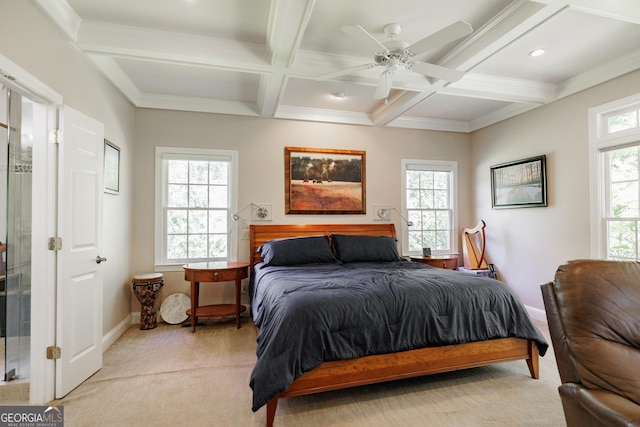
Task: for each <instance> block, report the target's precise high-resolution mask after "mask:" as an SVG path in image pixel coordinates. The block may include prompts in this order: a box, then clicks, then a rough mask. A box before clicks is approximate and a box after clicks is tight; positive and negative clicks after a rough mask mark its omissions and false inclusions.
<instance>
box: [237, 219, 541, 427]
mask: <svg viewBox="0 0 640 427" xmlns="http://www.w3.org/2000/svg"><path fill="white" fill-rule="evenodd" d="M333 233H336V234H350V235H367V236H390V237H394V238H395V237H396V232H395V227H394V225H393V224H299V225H277V224H273V225H251V226H250V238H249V246H250V247H249V249H250V261H251V270H253V266H254V265H255V264H256V263H258V262H260V261H261V259H260V254H259V253H257V249H258V248H259V247H260V245H262V244H263V243H265V242H267V241H269V240H273V239H281V238H285V237H301V236H317V235H327V236H329V235H331V234H333ZM521 359H525V360H526V362H527V366H528V367H529V372H530V373H531V377H533V378H535V379H538V378H539V375H540V370H539V365H538V363H539V362H538V348H537V346H536V344H535V343H534V342H533V341H530V340H525V339H520V338H503V339H495V340H488V341H478V342H473V343H468V344H456V345H447V346H441V347H425V348H421V349H416V350H408V351H402V352H398V353H389V354H379V355H373V356H366V357H361V358H358V359H351V360H339V361H333V362H324V363H323V364H321V365H320V366H318V367H316V368H315V369H313V370H311V371H309V372H306V373H305V374H303V375H302V376H301V377H299V378H297V379H296V380H295V381H294V382H293V383H292V384H291V385H290V386H289V388H287V390H285V391H283V392H282V393H280V394H279V395H278V396H276V397H274V398H273V399H271V400H270V401H269V402H268V403H267V426H269V427H271V426H273V420H274V418H275V415H276V409H277V406H278V399H281V398H283V397H291V396H302V395H306V394H313V393H320V392H324V391H330V390H338V389H342V388H348V387H355V386H360V385H366V384H374V383H379V382H385V381H392V380H397V379H402V378H411V377H417V376H422V375H428V374H435V373H440V372H450V371H455V370H460V369H467V368H473V367H477V366H483V365H491V364H494V363H499V362H508V361H513V360H521Z"/></svg>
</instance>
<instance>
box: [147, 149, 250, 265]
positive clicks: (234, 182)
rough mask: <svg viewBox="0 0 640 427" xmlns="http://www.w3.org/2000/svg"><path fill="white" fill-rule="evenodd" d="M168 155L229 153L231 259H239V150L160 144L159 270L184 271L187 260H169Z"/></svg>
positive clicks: (157, 190)
mask: <svg viewBox="0 0 640 427" xmlns="http://www.w3.org/2000/svg"><path fill="white" fill-rule="evenodd" d="M166 156H186V157H192V158H196V159H197V158H199V157H201V158H203V159H204V158H215V157H218V158H219V157H226V158H229V159H231V160H230V162H229V208H228V212H229V218H228V219H227V224H228V225H227V227H228V229H227V238H228V241H227V254H228V255H227V259H228V260H229V261H235V260H236V259H237V252H238V236H237V232H236V229H235V227H232V225H231V224H232V220H231V214H232V213H233V212H236V211H237V210H238V209H237V208H238V198H237V193H238V152H237V151H235V150H215V149H207V148H184V147H156V152H155V167H156V172H155V242H154V264H155V271H182V266H183V265H184V263H178V264H176V263H171V262H167V261H166V259H165V257H164V254H165V252H166V251H165V244H166V241H167V239H166V234H165V230H166V224H165V223H164V222H165V219H164V215H163V209H164V205H165V200H164V196H165V194H166V192H165V191H164V184H165V176H164V174H165V173H166V172H165V170H164V169H165V168H164V162H163V158H165V157H166Z"/></svg>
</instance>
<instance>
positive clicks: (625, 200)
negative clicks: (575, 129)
mask: <svg viewBox="0 0 640 427" xmlns="http://www.w3.org/2000/svg"><path fill="white" fill-rule="evenodd" d="M639 111H640V96H639V95H636V96H632V97H628V98H625V99H621V100H618V101H614V102H612V103H609V104H606V105H603V106H600V107H596V108H593V109H591V110H590V111H589V122H590V129H589V136H590V144H591V150H590V151H591V152H590V158H591V175H592V179H591V182H592V186H591V193H592V194H591V200H592V207H591V211H592V215H591V217H592V224H591V228H592V231H591V235H592V241H593V243H592V249H591V252H592V256H593V257H594V258H601V259H612V260H640V248H639V242H640V127H639V122H638V113H639Z"/></svg>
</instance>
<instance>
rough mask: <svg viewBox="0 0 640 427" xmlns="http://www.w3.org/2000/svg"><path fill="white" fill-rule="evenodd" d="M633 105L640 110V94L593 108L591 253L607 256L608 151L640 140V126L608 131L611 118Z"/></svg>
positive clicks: (598, 257)
mask: <svg viewBox="0 0 640 427" xmlns="http://www.w3.org/2000/svg"><path fill="white" fill-rule="evenodd" d="M633 109H637V110H640V94H636V95H631V96H628V97H626V98H622V99H618V100H615V101H612V102H609V103H607V104H603V105H599V106H597V107H593V108H590V109H589V170H590V179H589V181H590V194H591V204H590V205H591V206H590V210H591V218H590V225H591V257H592V258H595V259H606V258H607V236H606V233H607V227H606V223H605V219H604V218H605V217H606V215H607V188H606V182H607V174H608V170H606V169H605V167H606V165H605V156H604V153H605V152H606V151H609V150H614V149H617V148H623V147H624V146H629V145H634V144H638V143H640V126H638V127H635V128H630V129H626V130H623V131H619V132H612V133H610V132H609V131H608V129H609V127H608V122H607V121H608V119H609V118H610V117H612V116H614V115H618V114H623V113H625V112H628V111H631V110H633Z"/></svg>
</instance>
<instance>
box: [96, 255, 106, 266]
mask: <svg viewBox="0 0 640 427" xmlns="http://www.w3.org/2000/svg"><path fill="white" fill-rule="evenodd" d="M101 262H107V259H106V258H103V257H101V256H100V255H98V256H97V257H96V264H100V263H101Z"/></svg>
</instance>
